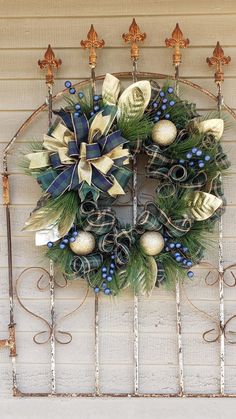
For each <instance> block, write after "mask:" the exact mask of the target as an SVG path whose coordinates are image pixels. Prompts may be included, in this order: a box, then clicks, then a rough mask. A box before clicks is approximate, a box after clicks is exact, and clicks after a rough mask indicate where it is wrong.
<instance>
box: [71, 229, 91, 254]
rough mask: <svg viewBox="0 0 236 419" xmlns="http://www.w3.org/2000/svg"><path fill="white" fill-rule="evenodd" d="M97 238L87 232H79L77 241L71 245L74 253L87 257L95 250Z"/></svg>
mask: <svg viewBox="0 0 236 419" xmlns="http://www.w3.org/2000/svg"><path fill="white" fill-rule="evenodd" d="M95 245H96V242H95V238H94V237H93V235H92V234H91V233H88V232H87V231H78V236H76V238H75V241H74V242H71V243H70V248H71V250H72V252H74V253H75V254H76V255H80V256H85V255H88V254H89V253H92V251H93V250H94V249H95Z"/></svg>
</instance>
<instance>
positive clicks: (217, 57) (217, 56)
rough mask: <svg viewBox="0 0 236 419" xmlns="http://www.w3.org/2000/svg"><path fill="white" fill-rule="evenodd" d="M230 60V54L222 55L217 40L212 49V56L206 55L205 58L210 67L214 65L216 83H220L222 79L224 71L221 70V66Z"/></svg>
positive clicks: (222, 52) (222, 51)
mask: <svg viewBox="0 0 236 419" xmlns="http://www.w3.org/2000/svg"><path fill="white" fill-rule="evenodd" d="M230 61H231V57H230V56H228V57H226V56H225V55H224V50H223V49H222V47H221V45H220V43H219V41H218V42H217V44H216V47H215V49H214V51H213V56H212V57H210V58H209V57H208V58H207V59H206V62H207V63H208V65H209V66H210V67H213V66H214V67H216V72H215V82H216V83H222V82H223V81H224V72H223V70H222V66H223V65H227V64H229V62H230Z"/></svg>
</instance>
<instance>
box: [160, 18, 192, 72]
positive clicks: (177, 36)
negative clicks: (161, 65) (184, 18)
mask: <svg viewBox="0 0 236 419" xmlns="http://www.w3.org/2000/svg"><path fill="white" fill-rule="evenodd" d="M189 43H190V41H189V39H188V38H186V39H184V36H183V32H182V31H181V29H180V27H179V24H178V23H176V26H175V29H174V30H173V32H172V36H171V38H166V40H165V44H166V46H167V48H174V53H173V65H174V66H179V65H180V63H181V61H182V54H181V52H180V51H181V48H187V47H188V46H189Z"/></svg>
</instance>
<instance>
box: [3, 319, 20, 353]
mask: <svg viewBox="0 0 236 419" xmlns="http://www.w3.org/2000/svg"><path fill="white" fill-rule="evenodd" d="M0 348H9V350H10V355H9V356H10V357H15V356H16V336H15V324H9V325H8V338H7V339H1V340H0Z"/></svg>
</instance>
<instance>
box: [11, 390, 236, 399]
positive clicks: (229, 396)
mask: <svg viewBox="0 0 236 419" xmlns="http://www.w3.org/2000/svg"><path fill="white" fill-rule="evenodd" d="M15 396H17V397H22V398H24V397H50V398H58V397H61V398H94V393H56V394H53V395H52V394H51V393H23V392H21V391H20V390H17V391H16V394H15ZM98 398H128V399H131V398H139V399H140V398H141V399H142V398H144V399H163V398H164V399H172V398H184V399H186V398H189V399H191V398H192V399H200V398H204V399H221V398H224V399H235V398H236V394H233V393H226V394H220V393H185V394H180V393H140V392H139V393H137V394H134V393H100V394H99V396H98Z"/></svg>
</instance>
